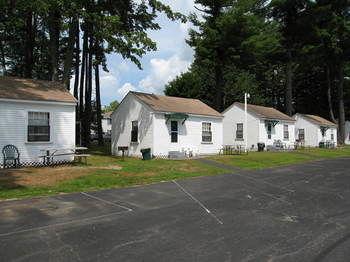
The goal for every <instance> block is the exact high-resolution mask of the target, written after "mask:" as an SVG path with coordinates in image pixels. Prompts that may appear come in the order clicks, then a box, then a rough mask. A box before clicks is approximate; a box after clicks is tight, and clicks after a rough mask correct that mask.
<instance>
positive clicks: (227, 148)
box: [219, 145, 244, 155]
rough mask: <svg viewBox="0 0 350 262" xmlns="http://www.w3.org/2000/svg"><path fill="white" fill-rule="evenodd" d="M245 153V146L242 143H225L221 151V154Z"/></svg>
mask: <svg viewBox="0 0 350 262" xmlns="http://www.w3.org/2000/svg"><path fill="white" fill-rule="evenodd" d="M243 153H244V147H243V146H242V145H236V146H235V145H224V146H223V147H222V148H221V149H220V151H219V155H221V154H223V155H241V154H243Z"/></svg>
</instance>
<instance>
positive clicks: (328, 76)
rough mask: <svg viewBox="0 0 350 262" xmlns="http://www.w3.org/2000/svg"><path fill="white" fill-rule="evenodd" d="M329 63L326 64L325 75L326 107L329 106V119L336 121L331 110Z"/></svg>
mask: <svg viewBox="0 0 350 262" xmlns="http://www.w3.org/2000/svg"><path fill="white" fill-rule="evenodd" d="M330 71H331V70H330V68H329V65H327V66H326V77H327V99H328V108H329V116H330V118H331V120H332V121H333V122H334V123H336V122H337V120H336V119H335V117H334V112H333V103H332V80H331V72H330Z"/></svg>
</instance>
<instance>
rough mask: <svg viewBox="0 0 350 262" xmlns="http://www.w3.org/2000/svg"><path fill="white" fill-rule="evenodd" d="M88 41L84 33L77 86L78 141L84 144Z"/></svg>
mask: <svg viewBox="0 0 350 262" xmlns="http://www.w3.org/2000/svg"><path fill="white" fill-rule="evenodd" d="M87 45H88V39H87V32H86V31H84V36H83V54H82V63H81V71H80V86H79V121H80V130H79V135H80V140H81V143H83V144H84V142H85V139H84V135H85V134H84V132H83V126H84V86H85V85H84V83H85V71H86V55H87V48H88V46H87Z"/></svg>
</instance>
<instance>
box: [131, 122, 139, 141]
mask: <svg viewBox="0 0 350 262" xmlns="http://www.w3.org/2000/svg"><path fill="white" fill-rule="evenodd" d="M135 122H136V123H137V137H136V141H132V138H133V137H132V127H133V123H135ZM139 127H140V124H139V121H138V120H133V121H131V130H130V143H131V144H137V143H139V131H140V128H139Z"/></svg>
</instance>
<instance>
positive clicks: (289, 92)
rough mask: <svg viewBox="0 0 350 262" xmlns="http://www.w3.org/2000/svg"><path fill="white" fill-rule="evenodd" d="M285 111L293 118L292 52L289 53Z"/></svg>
mask: <svg viewBox="0 0 350 262" xmlns="http://www.w3.org/2000/svg"><path fill="white" fill-rule="evenodd" d="M285 110H286V114H287V115H289V116H291V115H292V114H293V64H292V54H291V51H290V50H289V51H288V62H287V66H286V90H285Z"/></svg>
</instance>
